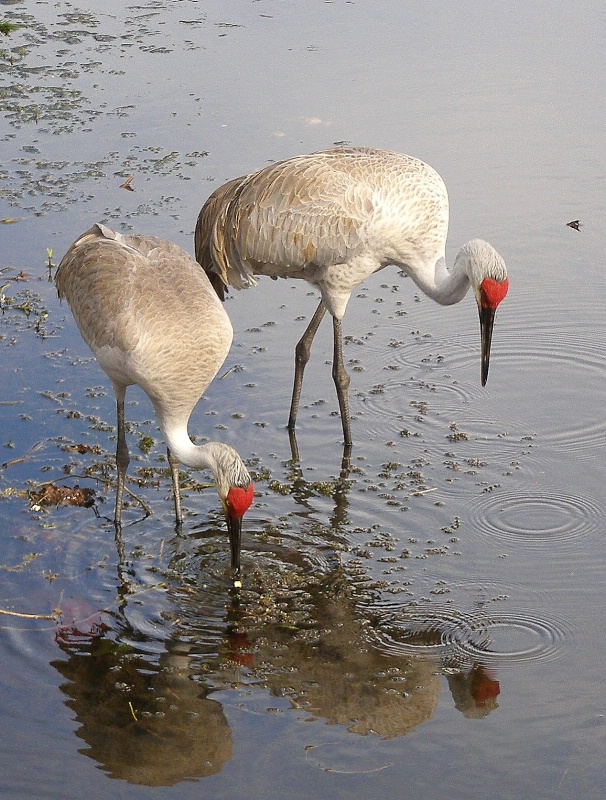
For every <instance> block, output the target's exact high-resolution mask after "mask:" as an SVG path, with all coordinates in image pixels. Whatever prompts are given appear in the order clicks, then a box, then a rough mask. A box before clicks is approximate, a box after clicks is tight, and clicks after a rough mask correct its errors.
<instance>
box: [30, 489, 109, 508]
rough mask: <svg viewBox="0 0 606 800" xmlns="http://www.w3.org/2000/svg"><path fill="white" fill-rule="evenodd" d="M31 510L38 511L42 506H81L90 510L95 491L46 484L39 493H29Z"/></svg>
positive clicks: (93, 502) (93, 501)
mask: <svg viewBox="0 0 606 800" xmlns="http://www.w3.org/2000/svg"><path fill="white" fill-rule="evenodd" d="M29 498H30V501H31V503H32V510H33V511H39V510H40V509H41V508H42V506H81V507H82V508H91V506H93V505H94V504H95V490H94V489H81V488H80V486H78V485H77V484H76V486H74V487H73V489H72V488H70V487H69V486H53V485H52V484H47V485H46V486H44V487H43V488H42V489H40V491H37V492H30V494H29Z"/></svg>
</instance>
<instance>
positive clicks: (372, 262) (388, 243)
mask: <svg viewBox="0 0 606 800" xmlns="http://www.w3.org/2000/svg"><path fill="white" fill-rule="evenodd" d="M448 219H449V206H448V193H447V190H446V186H445V185H444V181H443V180H442V178H441V177H440V175H439V174H438V173H437V172H436V171H435V170H434V169H433V168H432V167H430V166H429V165H428V164H426V163H424V162H423V161H420V160H419V159H417V158H413V157H412V156H407V155H403V154H400V153H394V152H390V151H385V150H377V149H372V148H361V147H340V148H335V149H332V150H326V151H322V152H318V153H312V154H311V155H302V156H296V157H294V158H291V159H289V160H287V161H282V162H279V163H276V164H271V165H269V166H267V167H264V168H263V169H261V170H259V171H258V172H254V173H251V174H249V175H246V176H242V177H239V178H236V179H234V180H231V181H229V182H228V183H226V184H224V185H223V186H221V187H219V188H218V189H217V190H215V192H213V193H212V194H211V196H210V197H209V198H208V200H207V201H206V203H205V204H204V206H203V207H202V209H201V211H200V214H199V216H198V220H197V225H196V232H195V250H196V258H197V260H198V262H199V263H200V264H201V265H202V267H203V268H204V270H205V271H206V272H207V273H208V275H209V278H210V280H211V283H212V284H213V286H214V287H215V289H216V291H217V293H218V295H219V296H220V297H221V299H223V298H224V296H225V292H226V290H227V288H228V287H229V286H232V287H234V288H236V289H242V288H246V287H248V286H252V285H254V284H255V283H256V282H257V281H256V277H255V276H256V275H268V276H269V277H271V278H278V277H282V278H298V279H301V280H305V281H307V282H308V283H310V284H311V285H313V286H314V287H316V288H317V289H318V291H319V292H320V295H321V301H320V305H319V306H318V308H317V310H316V312H315V314H314V316H313V317H312V319H311V321H310V323H309V325H308V327H307V329H306V331H305V333H304V334H303V337H302V338H301V340H300V341H299V343H298V344H297V348H296V351H295V381H294V387H293V396H292V401H291V411H290V417H289V429H291V431H292V430H294V427H295V423H296V416H297V410H298V405H299V398H300V392H301V386H302V382H303V372H304V369H305V365H306V363H307V361H308V360H309V355H310V349H311V343H312V341H313V338H314V336H315V333H316V331H317V329H318V327H319V325H320V322H321V321H322V318H323V317H324V314H325V312H326V311H328V312H329V313H330V314H331V316H332V318H333V337H334V357H333V378H334V381H335V385H336V389H337V396H338V399H339V406H340V410H341V417H342V423H343V434H344V438H345V444H346V445H349V444H351V427H350V422H349V405H348V396H347V391H348V386H349V376H348V375H347V372H346V370H345V366H344V363H343V354H342V329H341V320H342V319H343V316H344V314H345V310H346V308H347V304H348V302H349V298H350V296H351V293H352V291H353V290H354V289H355V287H356V286H359V285H360V283H362V282H363V281H365V280H366V279H367V278H368V277H369V276H370V275H372V274H373V273H374V272H377V271H378V270H381V269H383V268H384V267H386V266H389V265H394V266H396V267H398V268H399V269H401V270H402V271H403V272H404V273H405V274H406V275H408V276H410V278H412V280H413V281H414V282H415V283H416V285H417V286H418V287H419V289H421V291H422V292H424V294H426V295H427V296H428V297H430V298H431V299H432V300H435V301H436V302H437V303H440V304H441V305H450V304H452V303H458V302H459V301H460V300H462V299H463V297H464V296H465V295H466V294H467V291H468V289H469V288H470V286H471V287H472V289H473V292H474V296H475V299H476V302H477V305H478V309H479V313H480V326H481V330H482V371H481V379H482V385H484V384H485V383H486V379H487V377H488V364H489V357H490V343H491V336H492V326H493V321H494V313H495V311H496V308H497V306H498V304H499V302H500V301H501V300H502V299H503V298H504V297H505V295H506V294H507V289H508V286H509V280H508V277H507V269H506V267H505V262H504V261H503V259H502V258H501V256H500V255H499V254H498V253H497V251H496V250H495V249H494V248H493V247H492V246H491V245H489V244H488V243H487V242H484V241H483V240H481V239H473V240H471V241H470V242H468V243H467V244H465V245H463V247H462V248H461V249H460V250H459V252H458V254H457V256H456V258H455V263H454V266H453V267H452V268H451V269H450V270H449V269H448V267H447V266H446V258H445V248H446V237H447V234H448Z"/></svg>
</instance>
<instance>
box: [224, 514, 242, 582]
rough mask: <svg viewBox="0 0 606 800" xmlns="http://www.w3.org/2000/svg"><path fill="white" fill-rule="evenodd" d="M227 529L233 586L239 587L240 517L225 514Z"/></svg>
mask: <svg viewBox="0 0 606 800" xmlns="http://www.w3.org/2000/svg"><path fill="white" fill-rule="evenodd" d="M226 519H227V531H228V533H229V545H230V547H231V568H232V573H233V579H234V586H235V587H236V588H240V587H241V586H242V580H241V575H240V543H241V541H242V517H238V516H234V515H232V514H229V513H228V514H227V515H226Z"/></svg>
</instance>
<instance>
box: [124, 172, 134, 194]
mask: <svg viewBox="0 0 606 800" xmlns="http://www.w3.org/2000/svg"><path fill="white" fill-rule="evenodd" d="M134 179H135V176H134V175H129V176H128V178H127V179H126V180H125V181H124V183H121V184H120V188H121V189H126V190H127V191H128V192H134V191H135V190H134V189H133V187H132V185H131V184H132V182H133V181H134Z"/></svg>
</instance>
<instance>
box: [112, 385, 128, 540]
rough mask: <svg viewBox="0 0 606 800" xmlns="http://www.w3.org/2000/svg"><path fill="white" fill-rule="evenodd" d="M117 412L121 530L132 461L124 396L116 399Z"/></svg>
mask: <svg viewBox="0 0 606 800" xmlns="http://www.w3.org/2000/svg"><path fill="white" fill-rule="evenodd" d="M116 412H117V417H118V445H117V447H116V468H117V470H118V485H117V488H116V510H115V513H114V520H115V524H116V530H119V529H120V527H121V525H122V497H123V495H124V480H125V477H126V470H127V468H128V464H129V462H130V456H129V455H128V445H127V444H126V436H125V433H124V398H122V399H121V400H118V399H116Z"/></svg>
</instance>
